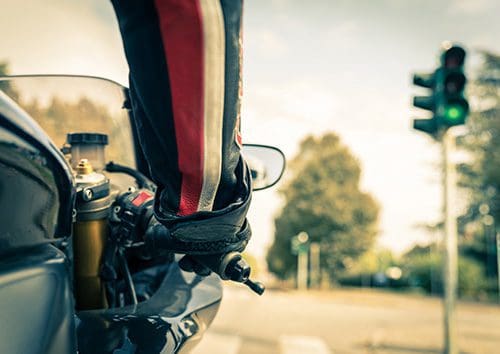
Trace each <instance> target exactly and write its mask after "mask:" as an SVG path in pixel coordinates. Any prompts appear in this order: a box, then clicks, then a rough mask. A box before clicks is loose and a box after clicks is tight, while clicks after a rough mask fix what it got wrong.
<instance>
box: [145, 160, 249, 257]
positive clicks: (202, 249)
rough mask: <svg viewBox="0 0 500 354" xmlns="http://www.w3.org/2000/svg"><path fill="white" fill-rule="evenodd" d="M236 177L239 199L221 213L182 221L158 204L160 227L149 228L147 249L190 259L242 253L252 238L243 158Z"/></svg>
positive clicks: (197, 216) (245, 166) (156, 214)
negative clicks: (192, 256)
mask: <svg viewBox="0 0 500 354" xmlns="http://www.w3.org/2000/svg"><path fill="white" fill-rule="evenodd" d="M237 175H238V177H240V178H238V180H239V181H241V183H239V184H238V185H237V187H238V189H237V190H238V198H237V199H236V202H234V203H232V204H230V205H229V206H227V207H226V208H224V209H221V210H217V211H212V212H198V213H195V214H192V215H189V216H184V217H183V216H178V215H176V214H174V213H170V212H168V211H165V210H162V209H161V207H160V205H159V203H158V202H157V203H156V205H155V217H156V220H157V221H159V223H156V224H155V225H152V226H151V227H150V229H149V230H148V233H147V234H146V242H147V243H148V244H149V245H150V247H154V248H157V247H159V248H163V249H169V250H172V251H175V252H179V253H185V254H191V255H200V254H220V253H227V252H232V251H242V250H243V249H244V248H245V246H246V245H247V243H248V241H249V239H250V237H251V229H250V224H249V223H248V221H247V220H246V214H247V211H248V208H249V206H250V201H251V195H252V188H251V176H250V173H249V169H248V167H247V165H246V163H245V162H244V161H243V159H242V158H241V159H240V162H239V164H238V173H237ZM157 200H158V198H157Z"/></svg>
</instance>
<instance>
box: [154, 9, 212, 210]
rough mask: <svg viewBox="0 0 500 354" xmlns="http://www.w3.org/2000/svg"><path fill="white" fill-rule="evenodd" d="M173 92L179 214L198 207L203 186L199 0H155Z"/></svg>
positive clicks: (201, 34)
mask: <svg viewBox="0 0 500 354" xmlns="http://www.w3.org/2000/svg"><path fill="white" fill-rule="evenodd" d="M155 4H156V9H157V11H158V19H159V25H160V32H161V35H162V39H163V47H164V48H165V57H166V61H167V67H168V74H169V77H170V86H171V93H172V107H173V114H174V126H175V136H176V140H177V149H178V161H179V171H180V172H181V178H182V182H181V195H180V203H179V211H178V214H179V215H189V214H192V213H194V212H196V211H197V210H198V203H199V199H200V194H201V189H202V186H203V156H204V155H203V154H204V151H203V146H204V141H203V133H204V132H203V130H204V126H203V125H204V116H203V87H204V81H203V80H204V78H203V49H204V47H203V45H204V43H203V27H202V22H201V21H202V19H201V15H200V8H199V3H198V1H197V0H156V1H155Z"/></svg>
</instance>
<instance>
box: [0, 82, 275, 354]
mask: <svg viewBox="0 0 500 354" xmlns="http://www.w3.org/2000/svg"><path fill="white" fill-rule="evenodd" d="M127 92H128V91H127V89H126V88H125V87H123V86H121V85H119V84H118V83H116V82H113V81H110V80H105V79H102V78H95V77H84V76H43V75H41V76H13V77H0V210H1V213H0V222H1V225H2V227H1V232H0V324H1V328H2V331H0V353H20V354H21V353H22V354H29V353H77V352H78V353H83V354H85V353H122V354H125V353H188V352H190V350H192V349H193V348H194V346H195V345H196V344H197V343H198V342H199V341H200V339H201V338H202V336H203V333H204V332H205V331H206V329H207V328H208V327H209V326H210V324H211V322H212V321H213V319H214V317H215V316H216V314H217V310H218V307H219V305H220V303H221V300H222V295H223V288H222V281H221V279H223V280H233V281H236V282H240V283H243V284H246V285H248V286H249V287H250V288H251V289H252V290H254V291H255V292H257V293H262V292H263V291H264V287H263V285H261V284H259V283H256V282H253V281H252V280H250V273H251V268H250V267H249V266H248V264H247V263H246V262H245V261H244V259H243V258H242V256H241V255H240V254H239V253H231V254H228V255H220V256H212V257H201V258H200V262H201V263H203V264H205V265H207V266H208V267H209V268H210V269H211V270H212V273H211V274H210V275H208V276H200V275H197V274H195V273H192V272H185V271H183V270H182V269H181V268H180V267H179V259H180V255H175V254H173V253H172V252H169V251H166V250H161V249H151V247H148V245H147V242H145V241H144V240H145V239H144V234H145V232H146V229H147V226H148V225H149V223H150V222H151V220H152V214H153V213H152V207H151V206H152V203H153V197H154V192H155V185H154V183H153V182H152V181H151V179H150V177H149V171H148V168H147V164H146V161H145V159H144V155H143V154H142V151H141V148H140V145H139V143H138V141H137V134H136V131H135V128H134V124H132V121H131V119H132V117H131V114H132V112H131V111H130V103H129V99H128V93H127ZM242 153H243V155H244V156H245V158H246V160H247V161H248V163H249V165H250V169H251V173H252V179H253V185H254V190H260V189H265V188H268V187H270V186H272V185H274V184H275V183H276V182H277V181H278V180H279V179H280V178H281V176H282V173H283V170H284V165H285V159H284V155H283V153H282V152H281V151H280V150H278V149H276V148H274V147H269V146H262V145H245V146H244V147H243V150H242Z"/></svg>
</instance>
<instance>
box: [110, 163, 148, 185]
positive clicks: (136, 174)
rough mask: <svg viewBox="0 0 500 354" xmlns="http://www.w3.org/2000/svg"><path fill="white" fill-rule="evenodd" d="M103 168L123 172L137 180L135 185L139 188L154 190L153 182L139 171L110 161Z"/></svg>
mask: <svg viewBox="0 0 500 354" xmlns="http://www.w3.org/2000/svg"><path fill="white" fill-rule="evenodd" d="M105 170H106V171H107V172H112V173H113V172H115V173H125V174H127V175H129V176H132V177H133V178H134V179H135V180H136V181H137V186H138V187H139V188H146V189H149V190H151V191H153V192H154V191H156V186H155V184H154V183H153V182H151V181H150V180H149V178H147V177H146V176H144V175H143V174H142V173H141V172H139V171H137V170H134V169H133V168H130V167H127V166H124V165H120V164H117V163H114V162H113V161H110V162H108V163H107V164H106V167H105Z"/></svg>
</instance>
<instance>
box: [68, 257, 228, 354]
mask: <svg viewBox="0 0 500 354" xmlns="http://www.w3.org/2000/svg"><path fill="white" fill-rule="evenodd" d="M164 267H165V268H166V275H165V277H164V279H163V282H162V284H161V286H160V288H159V289H158V290H157V291H156V292H155V294H154V295H153V296H152V297H151V298H150V299H149V300H146V301H144V302H141V303H139V304H137V305H135V306H133V305H131V306H125V307H121V308H113V309H105V310H92V311H81V312H79V313H77V317H78V323H77V333H78V343H79V344H78V345H79V351H80V353H82V354H86V353H96V354H105V353H106V354H108V353H120V354H128V353H144V354H157V353H176V352H178V351H179V350H180V349H181V348H182V347H183V346H184V345H187V344H186V343H188V342H194V341H196V340H199V339H200V337H201V334H202V332H203V331H204V330H205V328H207V327H208V325H209V324H210V323H211V321H212V320H213V318H214V316H215V314H216V312H217V309H218V306H219V304H220V301H221V299H222V286H221V282H220V279H219V278H218V277H217V276H216V275H214V274H212V275H210V276H208V277H200V276H198V275H195V274H193V273H188V272H184V271H182V270H181V269H180V268H179V266H178V263H177V262H174V263H171V264H167V265H165V266H164ZM191 344H192V343H189V345H191Z"/></svg>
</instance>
